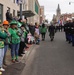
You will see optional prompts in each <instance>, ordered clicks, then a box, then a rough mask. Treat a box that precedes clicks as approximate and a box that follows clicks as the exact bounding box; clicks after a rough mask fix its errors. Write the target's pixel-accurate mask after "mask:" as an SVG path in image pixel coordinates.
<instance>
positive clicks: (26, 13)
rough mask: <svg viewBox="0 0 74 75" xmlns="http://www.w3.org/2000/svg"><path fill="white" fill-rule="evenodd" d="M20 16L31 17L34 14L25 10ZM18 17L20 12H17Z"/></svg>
mask: <svg viewBox="0 0 74 75" xmlns="http://www.w3.org/2000/svg"><path fill="white" fill-rule="evenodd" d="M22 15H24V16H25V17H32V16H34V15H35V14H34V13H33V12H32V11H31V10H26V11H22ZM18 16H20V11H19V12H18Z"/></svg>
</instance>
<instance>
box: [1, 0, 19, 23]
mask: <svg viewBox="0 0 74 75" xmlns="http://www.w3.org/2000/svg"><path fill="white" fill-rule="evenodd" d="M7 10H9V11H10V13H11V14H12V16H17V12H18V11H19V5H18V4H17V0H0V21H1V22H2V21H3V20H6V15H5V14H6V12H7Z"/></svg>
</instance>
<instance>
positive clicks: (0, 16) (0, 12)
mask: <svg viewBox="0 0 74 75" xmlns="http://www.w3.org/2000/svg"><path fill="white" fill-rule="evenodd" d="M0 22H3V5H2V4H0Z"/></svg>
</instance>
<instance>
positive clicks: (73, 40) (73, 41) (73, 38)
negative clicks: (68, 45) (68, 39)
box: [72, 35, 74, 46]
mask: <svg viewBox="0 0 74 75" xmlns="http://www.w3.org/2000/svg"><path fill="white" fill-rule="evenodd" d="M72 45H73V46H74V35H72Z"/></svg>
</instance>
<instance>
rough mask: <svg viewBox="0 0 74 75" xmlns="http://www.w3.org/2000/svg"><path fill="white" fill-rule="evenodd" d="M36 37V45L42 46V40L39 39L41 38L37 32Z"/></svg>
mask: <svg viewBox="0 0 74 75" xmlns="http://www.w3.org/2000/svg"><path fill="white" fill-rule="evenodd" d="M34 37H35V43H36V44H38V45H39V44H40V38H39V37H40V36H39V35H38V34H37V33H36V32H35V33H34Z"/></svg>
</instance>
